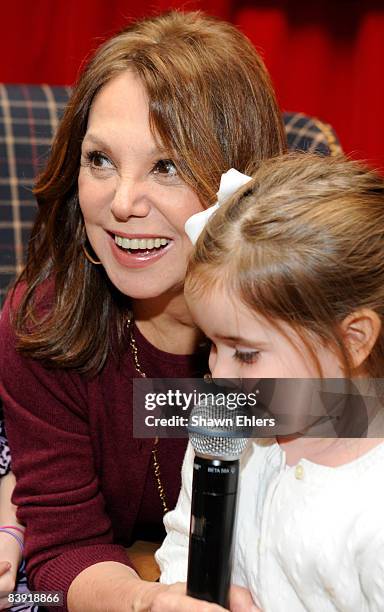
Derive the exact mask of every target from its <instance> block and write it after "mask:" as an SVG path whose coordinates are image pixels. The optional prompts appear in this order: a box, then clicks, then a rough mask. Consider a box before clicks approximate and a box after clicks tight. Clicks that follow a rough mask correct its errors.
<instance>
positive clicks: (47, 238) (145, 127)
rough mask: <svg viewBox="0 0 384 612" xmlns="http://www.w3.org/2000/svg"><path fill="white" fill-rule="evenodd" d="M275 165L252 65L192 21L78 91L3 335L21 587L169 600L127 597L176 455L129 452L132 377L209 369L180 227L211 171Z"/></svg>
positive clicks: (41, 186) (146, 27)
mask: <svg viewBox="0 0 384 612" xmlns="http://www.w3.org/2000/svg"><path fill="white" fill-rule="evenodd" d="M284 149H285V141H284V133H283V127H282V123H281V118H280V113H279V110H278V107H277V104H276V101H275V97H274V93H273V90H272V87H271V84H270V81H269V78H268V75H267V74H266V71H265V68H264V66H263V64H262V62H261V60H260V58H259V57H258V55H257V54H256V52H255V51H254V49H253V48H252V46H251V45H250V43H249V42H248V41H247V40H246V39H245V38H244V37H243V36H242V35H241V34H240V33H239V32H238V31H237V30H236V29H234V28H233V27H232V26H230V25H229V24H226V23H222V22H218V21H216V20H214V19H212V18H208V17H204V16H202V15H201V14H199V13H185V14H182V13H170V14H168V15H164V16H160V17H156V18H154V19H148V20H144V21H143V22H139V23H136V24H134V25H132V26H131V27H129V28H128V29H127V30H125V31H124V32H122V33H121V34H119V35H117V36H115V37H114V38H112V39H111V40H109V41H107V42H106V43H105V44H104V45H103V46H102V47H101V48H100V50H99V51H98V52H97V53H96V55H95V57H94V58H93V59H92V60H91V61H90V63H89V65H88V66H87V68H86V69H85V71H84V73H83V74H82V76H81V78H80V80H79V83H78V85H77V87H76V88H75V91H74V93H73V96H72V99H71V101H70V103H69V105H68V108H67V111H66V113H65V116H64V118H63V120H62V123H61V125H60V128H59V130H58V134H57V137H56V139H55V142H54V145H53V149H52V154H51V158H50V160H49V162H48V166H47V169H46V171H45V172H44V173H43V175H42V176H41V177H40V178H39V180H38V182H37V185H36V190H35V192H36V196H37V200H38V203H39V214H38V218H37V221H36V224H35V227H34V229H33V232H32V237H31V241H30V249H29V255H28V262H27V266H26V269H25V271H24V272H23V274H22V275H21V277H20V279H19V280H18V282H17V284H16V289H15V291H14V292H13V295H12V296H11V299H9V300H8V303H7V305H6V307H5V310H4V315H3V317H2V320H1V329H0V336H1V341H2V343H3V347H4V349H3V353H2V355H1V358H0V375H1V384H2V396H3V400H4V406H5V412H6V419H7V431H8V435H9V439H10V444H11V448H12V452H13V468H14V472H15V475H16V478H17V486H16V492H15V495H14V501H15V503H16V504H17V505H18V506H19V513H18V517H19V519H20V521H21V522H22V523H23V524H25V525H26V527H27V531H28V538H27V542H26V556H27V565H28V571H29V575H30V579H31V582H32V585H33V587H34V588H35V589H36V590H39V591H56V590H59V591H63V592H64V594H65V595H66V594H67V593H68V601H67V606H68V609H69V610H70V611H71V612H76V611H77V610H87V612H93V611H98V610H103V611H104V610H106V609H111V610H127V609H131V608H132V609H134V610H142V609H143V610H144V609H148V608H149V607H150V606H151V605H152V601H153V598H154V597H156V593H157V592H158V590H159V589H160V590H161V589H164V588H165V587H164V586H162V585H157V584H152V583H144V582H142V581H140V580H139V579H138V577H137V574H136V573H135V572H134V570H133V569H132V568H131V562H130V560H129V558H128V557H127V554H126V551H125V548H124V547H125V546H129V545H130V544H131V543H132V542H133V541H134V540H135V539H137V538H138V539H140V537H141V538H143V536H144V535H145V536H146V537H147V539H148V537H152V538H153V539H154V540H156V539H159V537H161V535H162V531H161V528H160V527H161V519H162V513H163V511H166V510H167V509H168V507H173V506H174V504H175V502H176V498H177V494H178V490H179V485H180V480H179V472H180V465H181V460H182V457H183V453H184V450H185V444H184V443H182V442H180V441H178V440H161V441H159V442H157V441H156V440H155V441H153V440H151V441H148V440H137V439H134V438H133V436H132V423H131V408H132V406H131V395H132V378H134V377H137V376H144V375H145V376H149V377H169V376H176V377H185V376H187V377H191V376H195V375H199V374H202V373H204V371H206V368H207V361H206V351H205V350H204V346H203V347H200V346H199V343H201V337H200V336H199V333H198V331H197V329H196V328H195V326H194V324H193V322H192V320H191V318H190V315H189V313H188V310H187V307H186V304H185V302H184V297H183V281H184V275H185V270H186V265H187V258H188V255H189V252H190V249H191V246H190V243H189V240H188V238H187V237H186V235H185V234H184V223H185V221H186V219H187V218H188V217H189V216H191V215H192V214H193V213H195V212H198V211H199V210H202V209H203V208H205V207H207V206H209V205H210V204H211V203H212V202H213V201H214V199H215V195H214V194H215V192H216V190H217V187H218V182H219V177H220V175H221V173H222V172H223V171H225V170H227V169H228V168H229V167H231V166H234V167H236V168H238V169H239V170H242V171H246V172H251V171H252V169H253V164H256V163H257V161H258V160H259V159H262V158H266V157H270V156H273V155H276V154H278V153H280V152H282V151H284ZM26 431H27V432H28V435H27V436H26V435H25V432H26ZM184 599H186V598H184ZM187 604H188V602H187ZM156 605H157V604H156ZM159 605H161V602H160V604H159ZM167 605H168V604H167ZM175 605H177V606H178V605H179V604H178V603H177V604H175ZM195 605H196V606H197V607H196V610H199V609H201V607H200V606H202V605H205V604H202V603H201V602H195ZM130 606H131V607H130ZM189 606H190V603H189ZM177 609H180V608H179V607H177ZM189 609H191V608H189ZM209 609H211V608H209ZM214 609H215V606H212V610H214Z"/></svg>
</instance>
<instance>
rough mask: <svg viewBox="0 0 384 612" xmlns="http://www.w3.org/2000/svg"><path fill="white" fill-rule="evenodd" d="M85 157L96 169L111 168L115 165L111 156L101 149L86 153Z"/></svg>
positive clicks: (89, 164) (87, 162)
mask: <svg viewBox="0 0 384 612" xmlns="http://www.w3.org/2000/svg"><path fill="white" fill-rule="evenodd" d="M85 159H86V164H87V165H88V166H89V167H90V168H92V169H94V170H110V169H112V168H113V167H114V166H113V163H112V162H111V160H110V159H109V157H107V156H106V155H104V153H101V152H100V151H90V152H89V153H86V154H85Z"/></svg>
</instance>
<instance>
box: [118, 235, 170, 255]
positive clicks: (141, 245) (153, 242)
mask: <svg viewBox="0 0 384 612" xmlns="http://www.w3.org/2000/svg"><path fill="white" fill-rule="evenodd" d="M168 242H169V240H168V239H167V238H123V237H122V236H116V235H115V243H116V244H117V246H119V247H120V248H122V249H127V250H130V251H136V250H138V249H140V250H145V251H150V250H151V249H158V248H160V247H163V246H165V245H166V244H168Z"/></svg>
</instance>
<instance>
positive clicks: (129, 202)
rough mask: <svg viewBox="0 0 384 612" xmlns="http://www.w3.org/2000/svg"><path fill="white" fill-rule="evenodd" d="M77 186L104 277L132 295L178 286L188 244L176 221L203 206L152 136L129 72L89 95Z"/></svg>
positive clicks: (141, 91) (136, 81) (142, 94)
mask: <svg viewBox="0 0 384 612" xmlns="http://www.w3.org/2000/svg"><path fill="white" fill-rule="evenodd" d="M78 184H79V200H80V207H81V210H82V213H83V217H84V223H85V228H86V232H87V236H88V239H89V242H90V244H91V246H92V248H93V250H94V251H95V253H96V255H97V257H98V258H99V260H100V261H101V263H102V264H103V266H104V268H105V270H106V273H107V275H108V277H109V279H110V280H111V282H112V283H113V284H114V285H115V286H116V287H117V288H118V289H119V290H120V291H121V292H122V293H124V294H125V295H129V296H130V297H132V298H137V299H140V298H151V297H157V296H160V295H162V294H165V293H167V292H168V291H175V290H179V289H181V288H182V285H183V281H184V276H185V270H186V264H187V258H188V255H189V253H190V251H191V248H192V246H191V244H190V242H189V239H188V237H187V236H186V234H185V232H184V224H185V222H186V220H187V219H188V218H189V217H190V216H191V215H193V214H195V213H196V212H199V211H201V210H203V206H202V204H201V202H200V200H199V198H198V196H197V195H196V193H195V192H194V191H193V190H192V189H191V187H189V186H188V185H187V184H186V183H184V182H183V180H182V179H181V178H180V177H179V176H178V174H177V170H176V167H175V165H174V163H173V161H172V158H171V154H170V152H168V151H165V150H163V149H162V148H161V145H159V143H158V142H157V141H156V140H155V138H154V136H153V134H152V132H151V130H150V126H149V105H148V97H147V94H146V91H145V88H144V86H143V84H142V83H141V81H140V78H139V77H138V76H137V75H136V74H135V73H134V72H131V71H125V72H122V73H120V74H119V75H118V76H116V77H114V78H113V79H112V80H111V81H109V82H108V83H107V84H106V85H105V86H104V87H103V88H102V89H101V90H100V92H99V93H98V94H97V96H96V97H95V99H94V101H93V104H92V107H91V110H90V113H89V120H88V126H87V131H86V134H85V137H84V140H83V143H82V156H81V168H80V173H79V183H78Z"/></svg>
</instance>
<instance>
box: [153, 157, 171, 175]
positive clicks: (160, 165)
mask: <svg viewBox="0 0 384 612" xmlns="http://www.w3.org/2000/svg"><path fill="white" fill-rule="evenodd" d="M153 173H154V174H158V175H160V176H177V169H176V166H175V164H174V163H173V161H172V160H171V159H159V161H158V162H156V164H155V165H154V167H153Z"/></svg>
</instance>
